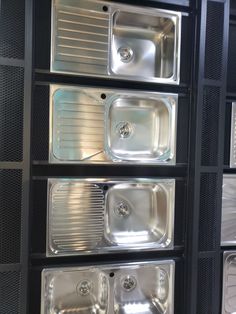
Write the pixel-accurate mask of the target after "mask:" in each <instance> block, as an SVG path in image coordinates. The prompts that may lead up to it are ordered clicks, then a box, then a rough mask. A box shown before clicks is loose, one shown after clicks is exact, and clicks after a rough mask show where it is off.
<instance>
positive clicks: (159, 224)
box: [47, 179, 175, 256]
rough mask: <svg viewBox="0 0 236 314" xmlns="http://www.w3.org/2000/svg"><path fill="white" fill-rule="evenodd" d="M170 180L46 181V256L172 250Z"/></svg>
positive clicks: (173, 193)
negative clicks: (132, 250)
mask: <svg viewBox="0 0 236 314" xmlns="http://www.w3.org/2000/svg"><path fill="white" fill-rule="evenodd" d="M174 202H175V180H174V179H160V180H157V179H130V180H128V179H122V180H120V179H119V181H118V180H115V179H49V184H48V223H47V256H56V255H75V254H92V253H98V252H113V251H123V250H129V249H138V250H141V249H144V250H145V249H165V248H172V247H173V226H174Z"/></svg>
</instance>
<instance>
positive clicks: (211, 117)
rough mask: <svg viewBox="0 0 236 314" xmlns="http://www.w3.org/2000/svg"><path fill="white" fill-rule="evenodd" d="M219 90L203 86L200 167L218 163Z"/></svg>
mask: <svg viewBox="0 0 236 314" xmlns="http://www.w3.org/2000/svg"><path fill="white" fill-rule="evenodd" d="M219 103H220V89H219V88H218V87H209V86H205V87H204V90H203V111H202V166H216V165H217V162H218V132H219Z"/></svg>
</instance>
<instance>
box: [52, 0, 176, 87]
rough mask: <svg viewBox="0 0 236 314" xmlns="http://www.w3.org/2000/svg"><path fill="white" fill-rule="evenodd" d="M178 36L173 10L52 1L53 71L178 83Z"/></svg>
mask: <svg viewBox="0 0 236 314" xmlns="http://www.w3.org/2000/svg"><path fill="white" fill-rule="evenodd" d="M104 6H105V7H106V8H107V10H104ZM180 41H181V13H178V12H174V11H165V10H159V9H154V8H152V9H150V8H144V7H137V6H128V5H122V4H118V3H107V2H102V1H96V0H69V1H68V0H53V2H52V33H51V71H52V72H61V73H70V74H80V75H81V74H82V75H86V74H87V75H90V76H109V77H117V76H118V77H119V78H121V79H132V80H137V81H139V80H142V81H154V82H160V83H172V84H178V83H179V68H180Z"/></svg>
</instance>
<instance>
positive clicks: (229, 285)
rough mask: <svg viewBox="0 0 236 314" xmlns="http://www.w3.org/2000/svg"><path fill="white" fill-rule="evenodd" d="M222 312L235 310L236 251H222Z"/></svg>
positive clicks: (231, 313)
mask: <svg viewBox="0 0 236 314" xmlns="http://www.w3.org/2000/svg"><path fill="white" fill-rule="evenodd" d="M222 290H223V293H222V314H233V313H235V312H236V292H235V291H236V252H234V251H231V252H229V251H228V252H224V269H223V287H222Z"/></svg>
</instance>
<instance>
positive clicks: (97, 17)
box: [58, 9, 109, 23]
mask: <svg viewBox="0 0 236 314" xmlns="http://www.w3.org/2000/svg"><path fill="white" fill-rule="evenodd" d="M73 10H74V9H73ZM85 11H87V10H85ZM58 13H61V14H67V15H74V16H78V17H86V18H91V19H95V20H104V21H106V22H107V23H108V22H109V17H108V15H107V14H105V13H96V14H97V15H98V14H99V15H101V16H97V15H95V14H93V15H91V14H85V13H76V12H69V11H65V10H60V9H59V10H58ZM102 15H103V17H102ZM105 16H107V18H106V17H105Z"/></svg>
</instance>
